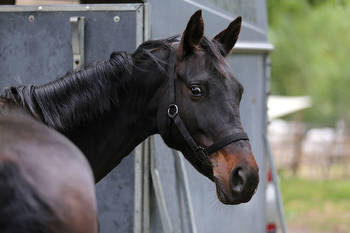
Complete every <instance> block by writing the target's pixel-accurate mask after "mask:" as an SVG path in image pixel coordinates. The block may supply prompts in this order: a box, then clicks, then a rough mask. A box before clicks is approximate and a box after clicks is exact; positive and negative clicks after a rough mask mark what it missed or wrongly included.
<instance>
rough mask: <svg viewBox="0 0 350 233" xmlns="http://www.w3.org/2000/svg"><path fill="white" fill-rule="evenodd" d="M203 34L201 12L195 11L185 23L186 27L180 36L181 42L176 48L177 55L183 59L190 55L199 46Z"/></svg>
mask: <svg viewBox="0 0 350 233" xmlns="http://www.w3.org/2000/svg"><path fill="white" fill-rule="evenodd" d="M203 34H204V23H203V18H202V11H201V10H198V11H196V12H195V13H194V14H193V15H192V16H191V18H190V21H189V22H188V23H187V27H186V29H185V31H184V33H183V34H182V37H181V41H180V44H179V47H178V55H179V56H180V57H185V56H187V55H189V54H192V53H193V52H194V50H195V48H196V47H197V46H198V45H199V43H200V41H201V39H202V38H203Z"/></svg>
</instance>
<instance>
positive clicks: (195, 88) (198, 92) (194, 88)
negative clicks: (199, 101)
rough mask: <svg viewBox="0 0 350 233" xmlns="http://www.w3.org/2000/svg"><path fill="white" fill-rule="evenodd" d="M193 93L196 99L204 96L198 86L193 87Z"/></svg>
mask: <svg viewBox="0 0 350 233" xmlns="http://www.w3.org/2000/svg"><path fill="white" fill-rule="evenodd" d="M191 92H192V95H193V96H195V97H200V96H202V89H201V88H200V87H198V86H192V87H191Z"/></svg>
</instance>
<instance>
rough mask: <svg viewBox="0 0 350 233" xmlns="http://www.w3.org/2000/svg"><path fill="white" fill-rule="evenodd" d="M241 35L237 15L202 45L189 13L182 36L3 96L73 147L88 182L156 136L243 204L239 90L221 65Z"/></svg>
mask: <svg viewBox="0 0 350 233" xmlns="http://www.w3.org/2000/svg"><path fill="white" fill-rule="evenodd" d="M240 28H241V18H240V17H238V18H237V19H235V20H234V21H233V22H232V23H231V24H230V25H229V26H228V27H227V28H226V29H225V30H223V31H222V32H220V33H219V34H218V35H217V36H215V37H214V38H213V39H212V40H208V39H207V38H206V37H204V24H203V20H202V16H201V11H197V12H196V13H195V14H194V15H192V17H191V19H190V20H189V22H188V24H187V27H186V29H185V31H184V33H183V34H182V36H181V37H178V36H174V37H171V38H168V39H165V40H154V41H147V42H145V43H143V44H142V45H140V46H139V47H138V48H137V49H136V51H135V52H134V53H133V54H127V53H125V52H114V53H112V54H111V56H110V59H109V60H106V61H102V62H99V63H97V64H94V65H92V66H89V67H86V68H85V69H82V70H80V71H74V72H72V73H69V74H67V75H65V76H64V77H62V78H60V79H58V80H56V81H53V82H51V83H48V84H45V85H41V86H19V87H11V88H9V89H7V90H6V91H5V92H4V94H3V98H4V99H5V100H6V101H9V102H11V103H13V104H15V105H17V106H19V107H20V108H22V109H24V110H25V111H26V112H28V113H29V114H30V115H31V116H32V117H33V118H35V119H36V120H38V121H39V122H43V123H44V124H46V125H48V126H50V127H52V128H54V129H56V130H58V131H59V132H61V133H62V134H63V135H65V136H66V137H68V138H69V139H70V140H71V141H72V142H74V143H75V144H76V145H77V146H78V147H79V148H80V149H81V150H82V151H83V153H84V154H85V156H86V158H87V160H88V161H89V163H90V165H91V167H92V170H93V173H94V175H95V179H96V181H99V180H101V179H102V178H103V177H104V176H106V175H107V173H108V172H110V171H111V170H112V169H113V168H114V167H115V166H117V165H118V164H119V163H120V161H121V160H122V159H123V157H125V156H126V155H128V154H129V153H130V152H131V151H132V150H133V149H134V148H135V147H136V146H137V145H138V144H139V143H141V142H142V141H143V140H144V139H146V138H147V137H148V136H150V135H153V134H157V133H158V134H160V135H161V136H162V138H163V139H164V141H165V143H166V144H167V145H168V146H170V147H172V148H175V149H177V150H180V151H181V152H182V153H183V154H184V155H185V157H186V158H187V159H188V160H189V161H190V162H191V164H192V165H193V166H194V167H195V168H196V169H197V170H198V171H199V172H201V173H202V174H203V175H205V176H207V177H208V178H209V179H211V180H212V181H214V182H215V184H216V187H217V195H218V198H219V200H220V201H221V202H223V203H225V204H239V203H243V202H247V201H249V200H250V199H251V197H252V196H253V194H254V192H255V190H256V188H257V185H258V180H259V176H258V166H257V164H256V161H255V159H254V156H253V153H252V150H251V147H250V144H249V141H248V140H247V137H246V136H245V134H244V130H243V128H242V125H241V122H240V116H239V104H240V100H241V97H242V94H243V87H242V85H241V84H240V83H239V82H238V81H237V80H236V79H235V78H234V75H233V74H232V72H231V69H230V68H229V66H228V65H227V63H226V62H225V60H224V57H225V56H226V55H227V54H228V53H229V52H230V50H231V49H232V47H233V46H234V44H235V43H236V41H237V39H238V35H239V32H240ZM38 163H39V161H38ZM79 172H80V171H79V169H77V173H79ZM0 208H1V207H0Z"/></svg>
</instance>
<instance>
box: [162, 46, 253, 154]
mask: <svg viewBox="0 0 350 233" xmlns="http://www.w3.org/2000/svg"><path fill="white" fill-rule="evenodd" d="M175 62H176V50H174V49H172V50H171V51H170V58H169V70H168V75H169V107H168V117H169V118H170V120H172V121H173V122H174V123H175V125H176V127H177V128H178V130H179V131H180V133H181V135H182V136H183V137H184V139H185V141H186V142H187V144H188V145H189V146H190V148H191V149H192V152H193V153H194V154H195V155H197V156H199V157H197V159H200V160H207V159H208V157H209V156H210V155H211V154H213V153H214V152H216V151H218V150H220V149H221V148H223V147H224V146H226V145H228V144H231V143H233V142H237V141H240V140H249V138H248V135H247V134H246V133H245V132H240V133H235V134H231V135H229V136H227V137H225V138H223V139H221V140H219V141H218V142H216V143H214V144H212V145H211V146H208V147H206V148H204V147H202V146H199V145H198V144H197V143H196V142H195V140H194V139H193V137H192V136H191V134H190V133H189V132H188V130H187V128H186V126H185V124H184V122H183V121H182V119H181V117H180V115H179V107H178V106H177V105H176V94H175V77H174V76H175Z"/></svg>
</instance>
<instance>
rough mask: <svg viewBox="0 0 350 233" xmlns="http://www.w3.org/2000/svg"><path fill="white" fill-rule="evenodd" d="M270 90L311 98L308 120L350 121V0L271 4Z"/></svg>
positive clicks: (288, 0)
mask: <svg viewBox="0 0 350 233" xmlns="http://www.w3.org/2000/svg"><path fill="white" fill-rule="evenodd" d="M268 14H269V25H270V32H269V33H270V40H271V42H272V43H273V44H274V46H275V51H274V52H273V53H272V56H271V59H272V80H271V91H272V93H273V94H281V95H311V97H312V101H313V107H312V108H311V109H310V110H307V111H306V112H305V119H306V120H307V121H308V122H312V123H317V124H321V125H334V123H335V121H337V120H339V119H345V120H347V121H348V122H350V105H348V103H349V102H350V90H349V88H350V1H349V0H343V1H341V0H300V1H295V0H268Z"/></svg>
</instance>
